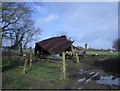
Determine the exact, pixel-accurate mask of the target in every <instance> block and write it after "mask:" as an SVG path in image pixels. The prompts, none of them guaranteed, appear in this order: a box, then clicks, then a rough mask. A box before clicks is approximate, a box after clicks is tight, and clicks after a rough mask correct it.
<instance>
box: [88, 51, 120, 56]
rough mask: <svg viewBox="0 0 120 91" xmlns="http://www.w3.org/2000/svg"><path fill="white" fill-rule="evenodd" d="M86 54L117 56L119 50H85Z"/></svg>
mask: <svg viewBox="0 0 120 91" xmlns="http://www.w3.org/2000/svg"><path fill="white" fill-rule="evenodd" d="M87 54H88V55H95V54H98V55H103V56H118V54H119V52H113V53H111V52H102V51H87Z"/></svg>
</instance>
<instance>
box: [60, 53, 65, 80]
mask: <svg viewBox="0 0 120 91" xmlns="http://www.w3.org/2000/svg"><path fill="white" fill-rule="evenodd" d="M61 79H62V80H65V79H66V66H65V52H62V68H61Z"/></svg>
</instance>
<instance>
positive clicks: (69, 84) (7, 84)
mask: <svg viewBox="0 0 120 91" xmlns="http://www.w3.org/2000/svg"><path fill="white" fill-rule="evenodd" d="M96 53H97V54H99V55H110V56H111V55H112V56H114V57H116V56H117V54H118V53H112V54H111V53H108V52H105V53H104V52H90V51H89V52H87V54H88V55H93V54H96ZM95 57H96V58H97V57H98V56H95ZM101 57H102V56H101ZM5 58H6V57H5ZM93 60H96V59H95V58H94V57H92V56H88V58H87V57H85V58H83V59H81V62H80V64H77V63H74V62H70V61H68V60H67V61H66V69H67V70H66V75H67V78H66V80H60V74H61V62H58V61H57V62H55V63H52V62H50V61H49V60H46V59H44V60H40V61H38V62H34V63H33V64H32V70H30V71H28V72H27V73H25V74H24V73H23V68H21V67H22V66H23V62H24V61H23V60H18V59H11V60H8V59H7V58H6V59H3V60H2V68H3V72H2V76H3V78H2V88H3V89H67V88H70V89H72V88H73V89H76V88H77V87H76V86H77V85H76V84H77V80H76V79H78V78H76V76H77V73H78V72H79V70H80V69H89V68H91V67H92V65H93V63H92V62H93ZM9 61H10V62H9ZM71 61H73V59H71ZM28 67H29V66H28ZM88 71H89V70H88ZM95 71H96V69H95ZM90 72H91V71H90ZM101 74H103V73H101ZM94 85H96V84H95V83H94ZM94 85H91V84H89V86H88V88H89V87H91V86H94ZM96 86H98V87H99V88H101V86H99V85H96ZM103 87H104V86H103ZM85 88H87V87H85ZM96 88H97V87H96ZM105 88H106V87H105Z"/></svg>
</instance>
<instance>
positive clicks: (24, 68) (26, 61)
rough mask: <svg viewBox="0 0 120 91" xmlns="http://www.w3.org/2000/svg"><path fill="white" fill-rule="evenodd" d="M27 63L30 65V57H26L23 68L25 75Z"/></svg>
mask: <svg viewBox="0 0 120 91" xmlns="http://www.w3.org/2000/svg"><path fill="white" fill-rule="evenodd" d="M27 63H28V57H27V56H26V55H25V63H24V67H23V73H25V72H26V66H27Z"/></svg>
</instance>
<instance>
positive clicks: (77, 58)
mask: <svg viewBox="0 0 120 91" xmlns="http://www.w3.org/2000/svg"><path fill="white" fill-rule="evenodd" d="M75 56H76V61H77V63H79V57H78V54H77V53H75Z"/></svg>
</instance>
